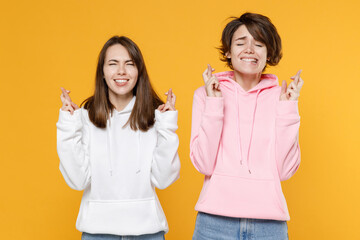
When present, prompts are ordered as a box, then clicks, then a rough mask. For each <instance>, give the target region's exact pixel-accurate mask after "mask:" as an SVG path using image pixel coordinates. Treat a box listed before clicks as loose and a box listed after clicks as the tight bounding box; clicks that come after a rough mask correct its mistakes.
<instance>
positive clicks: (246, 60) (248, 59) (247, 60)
mask: <svg viewBox="0 0 360 240" xmlns="http://www.w3.org/2000/svg"><path fill="white" fill-rule="evenodd" d="M241 60H242V61H244V62H257V60H256V59H253V58H242V59H241Z"/></svg>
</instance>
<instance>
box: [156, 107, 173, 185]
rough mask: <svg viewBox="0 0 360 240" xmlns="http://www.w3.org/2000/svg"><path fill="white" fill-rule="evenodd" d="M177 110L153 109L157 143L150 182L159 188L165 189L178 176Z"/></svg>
mask: <svg viewBox="0 0 360 240" xmlns="http://www.w3.org/2000/svg"><path fill="white" fill-rule="evenodd" d="M177 118H178V111H166V112H163V113H161V112H160V111H159V110H155V130H156V132H157V144H156V147H155V150H154V154H153V160H152V164H151V182H152V183H153V184H154V185H155V186H156V187H157V188H159V189H165V188H167V187H168V186H170V185H171V184H172V183H173V182H175V181H176V180H177V179H178V178H179V176H180V159H179V155H178V147H179V138H178V136H177V134H176V133H175V131H176V129H177V128H178V126H177Z"/></svg>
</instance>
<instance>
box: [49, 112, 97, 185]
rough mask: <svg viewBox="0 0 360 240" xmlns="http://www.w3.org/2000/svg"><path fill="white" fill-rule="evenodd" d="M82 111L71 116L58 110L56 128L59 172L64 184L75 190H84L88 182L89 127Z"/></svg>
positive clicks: (89, 175)
mask: <svg viewBox="0 0 360 240" xmlns="http://www.w3.org/2000/svg"><path fill="white" fill-rule="evenodd" d="M84 114H87V111H85V110H83V109H79V110H76V111H75V112H74V114H73V115H71V114H70V113H69V112H67V111H62V110H60V114H59V121H58V122H57V123H56V127H57V152H58V155H59V158H60V171H61V173H62V175H63V177H64V179H65V181H66V183H67V184H68V185H69V186H70V187H71V188H72V189H75V190H84V189H85V188H86V186H87V185H88V184H89V182H90V177H91V174H90V163H89V151H88V147H89V126H88V124H86V120H85V119H84V118H85V116H83V115H84Z"/></svg>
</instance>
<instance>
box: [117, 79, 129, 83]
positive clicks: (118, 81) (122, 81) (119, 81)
mask: <svg viewBox="0 0 360 240" xmlns="http://www.w3.org/2000/svg"><path fill="white" fill-rule="evenodd" d="M115 82H117V83H124V82H127V80H115Z"/></svg>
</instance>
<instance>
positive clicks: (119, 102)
mask: <svg viewBox="0 0 360 240" xmlns="http://www.w3.org/2000/svg"><path fill="white" fill-rule="evenodd" d="M132 98H133V94H132V93H129V94H127V95H115V94H110V93H109V99H110V102H111V104H112V105H114V107H115V109H116V111H118V112H120V111H122V110H123V109H124V108H125V107H126V106H127V105H128V103H129V102H130V101H131V99H132Z"/></svg>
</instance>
